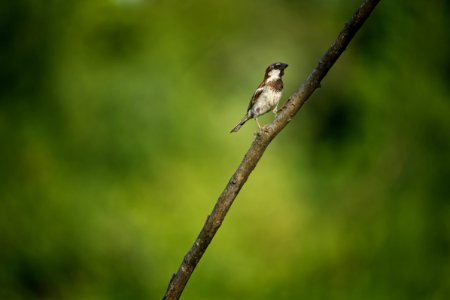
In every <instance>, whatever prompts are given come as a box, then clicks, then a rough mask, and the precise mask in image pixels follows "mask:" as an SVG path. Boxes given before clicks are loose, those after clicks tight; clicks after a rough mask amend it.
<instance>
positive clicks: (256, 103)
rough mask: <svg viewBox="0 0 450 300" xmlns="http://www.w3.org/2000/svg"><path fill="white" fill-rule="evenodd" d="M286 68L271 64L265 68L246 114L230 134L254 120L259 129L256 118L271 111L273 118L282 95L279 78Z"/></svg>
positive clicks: (281, 85) (284, 65)
mask: <svg viewBox="0 0 450 300" xmlns="http://www.w3.org/2000/svg"><path fill="white" fill-rule="evenodd" d="M287 67H288V65H287V64H285V63H281V62H278V63H273V64H271V65H270V66H268V67H267V69H266V73H265V74H264V80H263V81H262V82H261V84H260V85H259V86H258V88H257V89H256V91H255V93H254V94H253V96H252V99H251V100H250V104H249V105H248V108H247V114H246V115H245V116H244V117H243V118H242V119H241V120H240V121H239V123H238V124H237V125H236V126H235V127H234V128H233V129H231V131H230V133H231V132H237V131H238V130H239V129H240V128H241V127H242V125H244V123H245V122H247V121H248V120H250V119H251V118H254V119H255V120H256V124H258V127H259V129H261V125H260V124H259V122H258V117H259V116H261V115H263V114H265V113H267V112H269V111H270V110H272V111H273V113H274V114H275V116H276V115H277V111H278V102H279V101H280V98H281V94H282V93H283V81H282V80H281V77H283V75H284V69H286V68H287Z"/></svg>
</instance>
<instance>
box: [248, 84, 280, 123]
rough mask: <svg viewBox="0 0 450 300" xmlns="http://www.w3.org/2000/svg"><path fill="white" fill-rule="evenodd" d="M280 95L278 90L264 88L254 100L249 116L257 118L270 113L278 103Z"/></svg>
mask: <svg viewBox="0 0 450 300" xmlns="http://www.w3.org/2000/svg"><path fill="white" fill-rule="evenodd" d="M281 94H282V91H280V90H277V89H274V88H271V87H267V88H265V89H264V91H263V92H262V93H261V95H260V96H259V97H258V99H256V101H255V104H254V105H253V106H252V108H251V109H250V111H249V114H251V116H252V117H258V116H260V115H263V114H265V113H267V112H269V111H271V110H272V109H274V108H275V106H276V105H277V104H278V102H279V101H280V98H281Z"/></svg>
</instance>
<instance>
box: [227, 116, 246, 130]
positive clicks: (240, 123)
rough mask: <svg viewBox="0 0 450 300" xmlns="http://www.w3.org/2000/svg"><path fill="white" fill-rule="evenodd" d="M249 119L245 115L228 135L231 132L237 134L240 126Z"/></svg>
mask: <svg viewBox="0 0 450 300" xmlns="http://www.w3.org/2000/svg"><path fill="white" fill-rule="evenodd" d="M250 119H251V117H249V116H248V115H245V116H244V117H243V118H242V119H241V120H240V121H239V123H238V124H237V125H236V126H235V127H234V128H233V129H231V131H230V133H232V132H237V131H238V130H239V129H241V127H242V125H244V124H245V122H247V121H248V120H250Z"/></svg>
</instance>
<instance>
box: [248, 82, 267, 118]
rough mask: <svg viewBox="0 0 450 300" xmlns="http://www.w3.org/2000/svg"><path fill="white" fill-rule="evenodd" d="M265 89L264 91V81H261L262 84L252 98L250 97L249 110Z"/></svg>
mask: <svg viewBox="0 0 450 300" xmlns="http://www.w3.org/2000/svg"><path fill="white" fill-rule="evenodd" d="M263 91H264V81H263V82H261V84H260V85H259V86H258V88H257V89H256V91H255V93H254V94H253V96H252V99H250V103H249V104H248V108H247V111H249V110H250V108H252V106H253V105H254V104H255V102H256V100H257V99H258V98H259V96H260V95H261V94H262V92H263Z"/></svg>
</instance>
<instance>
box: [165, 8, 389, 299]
mask: <svg viewBox="0 0 450 300" xmlns="http://www.w3.org/2000/svg"><path fill="white" fill-rule="evenodd" d="M379 1H380V0H365V1H364V2H363V3H362V5H361V6H360V7H359V8H358V10H357V11H356V12H355V14H354V15H353V16H352V18H351V19H350V21H349V22H348V23H346V24H345V26H344V29H342V31H341V32H340V33H339V35H338V37H337V38H336V40H335V41H334V43H333V45H331V47H330V48H329V49H328V51H327V52H326V53H325V54H324V55H323V56H322V58H321V59H320V60H319V63H318V64H317V66H316V67H315V68H314V70H313V71H312V72H311V74H310V75H309V76H308V78H307V79H306V80H305V82H304V83H303V84H302V85H301V86H300V88H299V89H298V90H297V91H296V92H295V93H294V94H293V95H292V96H291V97H289V99H288V100H287V101H286V103H285V104H284V106H283V107H282V108H281V110H280V113H279V114H278V116H277V118H275V120H274V121H273V122H272V123H271V124H269V125H267V126H265V127H264V128H263V129H262V130H261V131H260V132H258V133H257V135H256V137H255V140H254V141H253V143H252V145H251V147H250V149H249V150H248V151H247V153H246V154H245V157H244V159H243V160H242V162H241V164H240V165H239V167H238V169H237V170H236V171H235V172H234V174H233V176H231V179H230V181H229V182H228V184H227V185H226V187H225V189H224V191H223V192H222V194H221V195H220V197H219V199H218V200H217V203H216V205H215V206H214V209H213V211H212V212H211V215H209V216H208V218H207V220H206V222H205V225H204V226H203V228H202V230H201V231H200V234H199V235H198V237H197V239H196V240H195V242H194V244H193V245H192V247H191V249H190V250H189V252H188V253H187V254H186V256H185V257H184V259H183V262H182V264H181V266H180V268H179V269H178V272H177V273H176V274H174V275H173V277H172V279H171V280H170V283H169V286H168V288H167V291H166V294H165V295H164V299H166V300H173V299H179V298H180V296H181V293H182V292H183V290H184V287H185V286H186V283H187V281H188V280H189V278H190V276H191V274H192V272H193V271H194V269H195V267H196V266H197V264H198V262H199V261H200V259H201V257H202V256H203V253H204V252H205V251H206V248H207V247H208V245H209V243H210V242H211V240H212V239H213V237H214V235H215V234H216V232H217V230H218V229H219V227H220V225H221V224H222V222H223V220H224V219H225V216H226V214H227V212H228V210H229V209H230V207H231V205H232V204H233V201H234V199H235V198H236V196H237V195H238V193H239V191H240V190H241V188H242V186H243V185H244V183H245V182H246V181H247V179H248V177H249V176H250V173H251V172H252V171H253V169H254V168H255V167H256V164H257V163H258V161H259V160H260V158H261V157H262V155H263V154H264V151H265V150H266V148H267V146H269V144H270V142H271V141H272V140H273V139H274V138H275V137H276V136H277V134H278V133H279V132H280V131H281V130H282V129H283V128H284V127H285V126H286V125H287V124H288V123H289V121H290V120H291V119H292V118H293V117H294V116H295V114H296V113H297V112H298V111H299V109H300V108H301V107H302V106H303V104H304V103H305V102H306V101H307V100H308V99H309V97H310V96H311V94H312V93H313V92H314V91H315V90H316V89H317V88H319V87H320V82H321V81H322V79H323V78H324V77H325V75H326V74H327V73H328V71H329V70H330V69H331V67H332V66H333V64H334V63H335V62H336V60H337V59H338V58H339V56H340V55H341V54H342V52H344V50H345V48H346V47H347V45H348V44H349V43H350V41H351V40H352V38H353V37H354V35H355V34H356V32H357V31H358V30H359V28H360V27H361V26H362V24H363V23H364V21H365V20H366V19H367V18H368V17H369V15H370V13H371V12H372V11H373V9H374V8H375V6H376V5H377V4H378V2H379Z"/></svg>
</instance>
